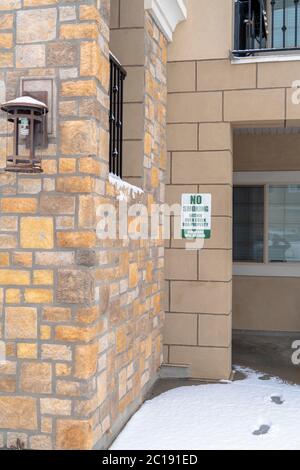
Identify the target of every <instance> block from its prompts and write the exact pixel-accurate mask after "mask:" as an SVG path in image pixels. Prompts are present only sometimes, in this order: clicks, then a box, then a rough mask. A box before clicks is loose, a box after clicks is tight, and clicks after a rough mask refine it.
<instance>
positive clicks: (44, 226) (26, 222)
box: [20, 217, 54, 249]
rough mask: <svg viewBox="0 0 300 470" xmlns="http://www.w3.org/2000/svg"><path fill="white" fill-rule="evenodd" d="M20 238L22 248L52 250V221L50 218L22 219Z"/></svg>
mask: <svg viewBox="0 0 300 470" xmlns="http://www.w3.org/2000/svg"><path fill="white" fill-rule="evenodd" d="M20 238H21V246H22V248H34V249H35V248H42V249H51V248H53V246H54V244H53V220H52V219H51V218H50V217H22V218H21V221H20Z"/></svg>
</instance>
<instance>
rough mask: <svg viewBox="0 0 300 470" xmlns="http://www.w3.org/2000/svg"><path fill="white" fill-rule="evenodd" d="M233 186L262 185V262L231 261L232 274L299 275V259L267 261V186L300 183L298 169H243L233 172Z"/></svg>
mask: <svg viewBox="0 0 300 470" xmlns="http://www.w3.org/2000/svg"><path fill="white" fill-rule="evenodd" d="M233 185H234V186H264V252H263V253H264V256H263V262H261V263H260V262H255V261H233V275H234V276H274V277H276V276H278V277H300V261H293V262H286V263H281V262H271V263H270V262H269V260H268V254H269V246H268V239H269V233H268V228H269V186H273V185H278V186H287V185H300V171H259V172H255V171H243V172H235V173H234V174H233Z"/></svg>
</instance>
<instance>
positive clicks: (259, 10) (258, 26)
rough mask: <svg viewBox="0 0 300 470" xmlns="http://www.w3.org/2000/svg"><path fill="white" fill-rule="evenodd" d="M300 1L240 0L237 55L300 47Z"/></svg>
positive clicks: (235, 48) (237, 24)
mask: <svg viewBox="0 0 300 470" xmlns="http://www.w3.org/2000/svg"><path fill="white" fill-rule="evenodd" d="M299 3H300V0H237V1H236V2H235V36H234V42H235V44H234V51H233V55H235V56H240V57H243V56H249V55H256V54H259V53H272V52H280V51H299V50H300V6H299Z"/></svg>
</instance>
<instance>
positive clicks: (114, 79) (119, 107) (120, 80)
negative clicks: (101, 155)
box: [109, 54, 127, 178]
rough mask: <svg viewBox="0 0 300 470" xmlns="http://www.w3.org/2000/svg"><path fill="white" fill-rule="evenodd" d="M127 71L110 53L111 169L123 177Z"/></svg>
mask: <svg viewBox="0 0 300 470" xmlns="http://www.w3.org/2000/svg"><path fill="white" fill-rule="evenodd" d="M126 75H127V73H126V71H125V69H124V68H123V67H122V66H121V64H120V62H119V61H118V60H117V59H116V58H115V57H114V56H113V55H112V54H110V111H109V132H110V140H109V171H110V172H111V173H114V174H115V175H117V176H119V177H120V178H122V157H123V96H124V93H123V91H124V80H125V78H126Z"/></svg>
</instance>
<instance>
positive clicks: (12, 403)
mask: <svg viewBox="0 0 300 470" xmlns="http://www.w3.org/2000/svg"><path fill="white" fill-rule="evenodd" d="M6 1H7V0H6ZM0 8H1V4H0ZM0 410H1V413H0V427H1V428H4V429H20V430H21V429H27V430H34V429H36V428H37V403H36V399H35V398H31V397H15V396H14V397H12V396H11V397H9V396H7V397H4V396H2V397H0Z"/></svg>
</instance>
